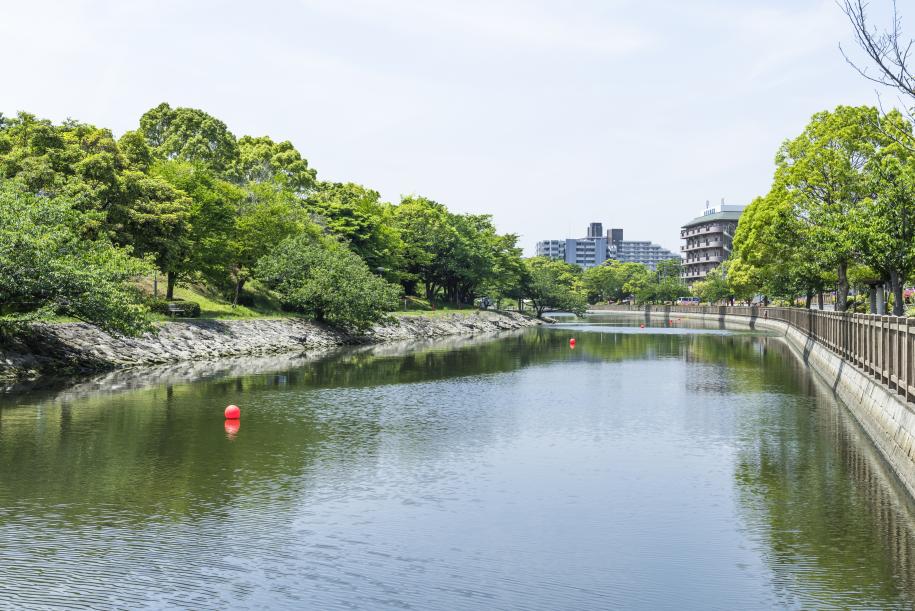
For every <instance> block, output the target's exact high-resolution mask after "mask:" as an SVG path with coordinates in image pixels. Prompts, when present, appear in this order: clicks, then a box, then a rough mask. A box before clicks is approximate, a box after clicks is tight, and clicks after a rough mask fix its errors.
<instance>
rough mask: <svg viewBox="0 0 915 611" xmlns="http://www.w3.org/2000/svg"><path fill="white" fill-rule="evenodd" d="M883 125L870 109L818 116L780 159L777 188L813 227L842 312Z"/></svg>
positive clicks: (813, 240)
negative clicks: (868, 173)
mask: <svg viewBox="0 0 915 611" xmlns="http://www.w3.org/2000/svg"><path fill="white" fill-rule="evenodd" d="M878 121H879V115H878V112H877V109H876V108H872V107H869V106H860V107H850V106H839V107H838V108H836V109H835V110H834V111H833V112H828V111H823V112H819V113H817V114H815V115H814V116H813V118H812V119H811V121H810V123H809V124H808V125H807V127H806V128H805V129H804V132H803V133H802V134H800V135H799V136H798V137H796V138H794V139H793V140H788V141H786V142H785V143H784V144H782V146H781V148H780V149H779V152H778V155H777V156H776V171H775V184H776V185H777V189H778V190H779V191H783V192H784V193H785V194H786V195H787V198H788V199H789V200H790V201H791V202H792V204H793V206H794V215H795V217H796V218H797V219H798V220H800V221H802V222H803V223H805V224H807V225H808V230H807V231H806V232H805V233H806V237H807V238H808V239H809V240H810V243H811V246H812V247H813V248H812V250H814V251H815V252H816V253H817V258H818V259H819V260H820V261H822V262H823V263H824V264H827V265H829V266H830V267H832V268H833V269H835V270H836V276H837V296H836V302H837V304H836V305H837V309H838V310H840V311H841V310H844V309H845V305H846V303H847V300H848V287H849V284H848V276H847V273H848V267H849V265H850V264H852V263H853V262H854V260H855V258H856V256H857V254H858V253H857V249H856V240H855V238H854V226H853V224H854V222H855V219H856V218H858V217H859V216H860V215H859V210H860V208H861V206H862V204H863V202H864V200H865V198H867V196H868V189H867V183H868V180H867V177H866V175H865V169H866V168H867V166H868V163H869V160H870V159H871V157H873V155H874V153H875V151H876V149H877V146H878V143H879V139H880V135H879V129H878V127H877V125H878Z"/></svg>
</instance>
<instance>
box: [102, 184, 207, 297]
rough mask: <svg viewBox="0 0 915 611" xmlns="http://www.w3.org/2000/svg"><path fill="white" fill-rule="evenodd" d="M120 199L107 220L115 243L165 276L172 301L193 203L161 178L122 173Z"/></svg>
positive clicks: (168, 294) (168, 293)
mask: <svg viewBox="0 0 915 611" xmlns="http://www.w3.org/2000/svg"><path fill="white" fill-rule="evenodd" d="M123 181H124V198H123V201H122V202H120V203H119V204H118V205H117V206H115V207H114V208H113V209H112V211H111V213H110V215H109V219H110V222H111V223H112V225H113V227H114V230H115V232H116V234H117V235H118V237H119V241H120V242H121V243H124V244H129V245H130V246H132V247H133V249H134V252H136V253H137V254H139V255H150V256H152V257H153V259H154V260H155V262H156V266H157V267H158V268H159V269H161V270H162V271H164V272H166V274H167V275H168V289H167V293H166V299H172V298H173V297H174V290H175V282H176V280H177V277H178V274H179V273H180V272H181V271H182V261H183V260H184V259H185V258H186V257H187V252H188V250H189V249H190V246H191V244H190V241H189V239H188V236H189V233H190V218H191V211H192V207H193V201H192V200H191V199H190V198H189V197H188V196H187V195H186V194H185V193H184V192H183V191H179V190H178V189H176V188H174V187H173V186H172V185H171V184H169V183H168V182H167V181H165V180H162V179H161V178H156V177H152V176H147V175H146V174H143V173H141V172H133V171H129V172H125V173H124V176H123Z"/></svg>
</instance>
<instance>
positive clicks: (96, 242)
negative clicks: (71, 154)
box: [0, 182, 151, 334]
mask: <svg viewBox="0 0 915 611" xmlns="http://www.w3.org/2000/svg"><path fill="white" fill-rule="evenodd" d="M84 214H85V213H83V212H80V211H78V210H76V209H75V208H74V206H73V205H72V204H71V203H70V202H68V201H66V200H65V199H63V198H48V197H41V196H36V195H33V194H31V193H28V192H27V191H25V190H24V189H22V187H21V186H18V185H16V184H14V183H11V182H0V330H2V329H4V328H6V329H9V328H10V327H12V326H16V325H19V324H22V323H26V322H30V321H34V320H40V319H42V318H46V317H48V316H51V315H53V314H56V313H60V314H65V315H68V316H73V317H75V318H78V319H81V320H84V321H86V322H90V323H93V324H96V325H98V326H99V327H101V328H103V329H105V330H107V331H111V332H117V333H126V334H138V333H140V332H141V331H144V330H146V329H147V328H148V322H147V319H146V313H147V311H146V309H145V308H144V307H143V306H142V305H140V303H139V295H138V293H137V291H136V290H134V289H133V288H132V287H131V285H130V284H129V283H130V281H132V280H135V279H137V278H138V277H140V276H143V275H146V274H148V273H149V272H150V270H151V265H149V264H148V263H146V262H144V261H140V260H138V259H135V258H134V257H132V256H131V255H130V253H129V251H128V250H127V249H124V248H119V247H117V246H114V245H113V244H112V243H111V242H110V241H108V239H107V238H104V237H99V238H87V237H86V236H85V235H84V234H82V233H80V232H79V231H78V228H80V227H82V226H83V225H84V220H83V219H82V218H81V217H82V216H83V215H84Z"/></svg>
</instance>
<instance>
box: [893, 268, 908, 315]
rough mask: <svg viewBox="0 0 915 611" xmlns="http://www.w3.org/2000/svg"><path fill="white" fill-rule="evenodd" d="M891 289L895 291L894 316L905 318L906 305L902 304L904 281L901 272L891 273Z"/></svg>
mask: <svg viewBox="0 0 915 611" xmlns="http://www.w3.org/2000/svg"><path fill="white" fill-rule="evenodd" d="M890 287H891V288H892V291H893V316H904V315H905V304H904V303H903V302H902V279H901V278H900V277H899V272H890Z"/></svg>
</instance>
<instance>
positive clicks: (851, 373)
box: [600, 309, 915, 499]
mask: <svg viewBox="0 0 915 611" xmlns="http://www.w3.org/2000/svg"><path fill="white" fill-rule="evenodd" d="M607 313H611V312H608V311H601V312H600V314H607ZM612 313H614V314H621V315H629V316H632V315H633V314H635V315H640V314H641V315H644V312H638V311H633V312H612ZM649 315H650V316H651V318H652V319H659V320H664V319H670V318H672V317H676V318H694V319H703V320H706V321H715V322H717V323H718V324H719V325H720V326H721V327H722V328H726V329H738V330H739V329H760V330H766V331H772V332H775V333H776V334H777V335H780V336H782V337H783V338H784V339H785V340H786V342H787V343H788V345H789V346H790V347H791V349H792V350H793V351H794V353H795V354H796V355H797V356H798V358H800V359H801V360H802V361H803V362H804V363H805V364H807V365H808V366H809V367H810V368H811V369H812V370H813V371H814V372H816V373H817V374H818V375H819V376H820V377H822V378H823V379H824V381H825V382H826V383H827V384H828V385H829V386H830V387H831V388H832V390H833V392H834V393H835V394H836V396H837V397H838V398H839V399H840V400H841V402H842V403H843V404H845V406H846V407H847V408H848V410H849V411H850V412H851V413H852V415H853V416H854V417H855V419H856V420H857V421H858V423H859V424H860V425H861V428H862V429H864V431H865V432H866V433H867V435H868V437H870V439H871V441H872V442H873V443H874V445H875V446H876V447H877V450H878V451H879V452H880V454H881V455H882V456H883V458H884V459H886V461H887V463H888V464H889V466H890V468H891V469H892V470H893V472H894V473H895V474H896V476H897V477H898V478H899V480H900V481H901V482H902V484H903V486H904V487H905V489H906V490H907V491H908V493H909V496H910V497H912V498H913V499H915V411H913V408H912V406H910V405H909V404H908V403H907V402H906V401H905V400H903V399H902V398H901V397H900V396H899V395H897V394H896V392H895V391H893V390H891V389H889V388H887V387H886V386H885V385H884V384H882V383H881V382H879V381H877V380H875V379H874V378H872V377H871V376H869V375H868V374H866V373H865V372H864V371H862V370H861V369H859V368H858V367H857V366H855V365H853V364H852V363H850V362H848V361H846V360H844V359H842V358H841V357H840V356H838V355H837V354H835V353H834V352H832V351H830V350H829V349H828V348H826V347H825V346H823V345H822V344H820V343H818V342H817V341H815V340H813V339H812V338H811V337H809V336H808V335H807V334H806V333H804V332H803V331H801V330H799V329H797V328H795V327H793V326H791V325H789V324H788V323H785V322H781V321H775V320H766V319H762V318H750V317H747V316H736V315H718V314H699V313H694V312H678V311H676V310H673V311H670V312H668V311H665V310H663V309H662V310H659V311H655V312H651V313H650V314H649Z"/></svg>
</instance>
